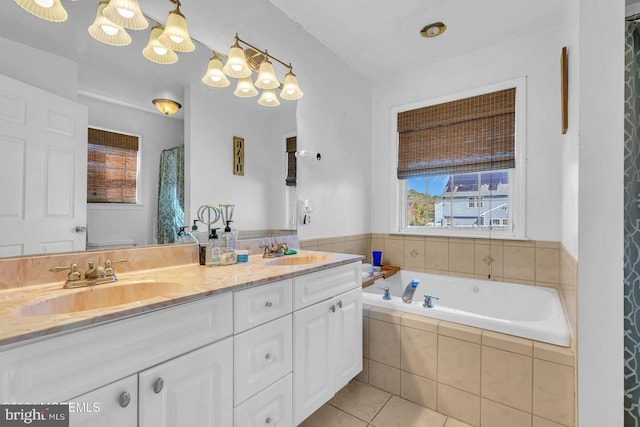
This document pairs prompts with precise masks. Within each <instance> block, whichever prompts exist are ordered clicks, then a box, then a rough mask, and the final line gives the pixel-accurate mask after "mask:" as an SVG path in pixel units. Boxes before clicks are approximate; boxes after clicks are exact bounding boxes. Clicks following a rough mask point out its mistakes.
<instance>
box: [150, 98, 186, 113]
mask: <svg viewBox="0 0 640 427" xmlns="http://www.w3.org/2000/svg"><path fill="white" fill-rule="evenodd" d="M151 102H153V105H155V106H156V108H157V109H158V111H160V112H161V113H162V114H164V115H165V116H170V115H172V114H175V113H177V112H178V110H179V109H180V108H182V105H180V104H179V103H177V102H176V101H172V100H171V99H154V100H153V101H151Z"/></svg>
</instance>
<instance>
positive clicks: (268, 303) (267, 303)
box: [264, 301, 273, 307]
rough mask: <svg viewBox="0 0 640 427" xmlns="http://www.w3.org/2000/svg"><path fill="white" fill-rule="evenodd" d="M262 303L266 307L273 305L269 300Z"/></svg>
mask: <svg viewBox="0 0 640 427" xmlns="http://www.w3.org/2000/svg"><path fill="white" fill-rule="evenodd" d="M264 305H265V306H267V307H271V306H272V305H273V303H272V302H271V301H267V302H266V303H265V304H264Z"/></svg>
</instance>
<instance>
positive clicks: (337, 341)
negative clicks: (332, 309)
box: [332, 288, 362, 390]
mask: <svg viewBox="0 0 640 427" xmlns="http://www.w3.org/2000/svg"><path fill="white" fill-rule="evenodd" d="M335 301H336V308H337V310H336V315H335V322H334V340H333V341H332V347H333V348H334V349H335V350H336V352H335V353H333V354H334V357H335V368H334V371H335V375H336V377H335V383H334V387H335V389H336V390H339V389H341V388H342V387H344V386H345V385H346V384H347V383H348V382H349V381H351V379H352V378H353V377H355V376H356V375H358V373H360V371H362V289H361V288H358V289H354V290H352V291H349V292H345V293H344V294H342V295H339V296H337V297H336V298H335Z"/></svg>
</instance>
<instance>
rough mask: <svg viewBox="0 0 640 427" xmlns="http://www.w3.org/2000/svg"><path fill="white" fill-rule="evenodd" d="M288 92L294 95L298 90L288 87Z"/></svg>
mask: <svg viewBox="0 0 640 427" xmlns="http://www.w3.org/2000/svg"><path fill="white" fill-rule="evenodd" d="M287 93H288V94H289V95H293V94H294V93H296V90H295V89H293V88H289V89H287Z"/></svg>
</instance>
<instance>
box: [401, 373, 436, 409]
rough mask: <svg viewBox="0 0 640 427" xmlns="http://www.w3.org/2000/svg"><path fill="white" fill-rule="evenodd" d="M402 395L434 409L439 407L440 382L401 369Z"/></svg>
mask: <svg viewBox="0 0 640 427" xmlns="http://www.w3.org/2000/svg"><path fill="white" fill-rule="evenodd" d="M400 396H402V397H403V398H405V399H407V400H410V401H412V402H415V403H417V404H419V405H422V406H426V407H427V408H429V409H433V410H434V411H436V410H437V409H438V383H437V382H435V381H432V380H429V379H427V378H422V377H421V376H418V375H413V374H410V373H409V372H405V371H401V373H400Z"/></svg>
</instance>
